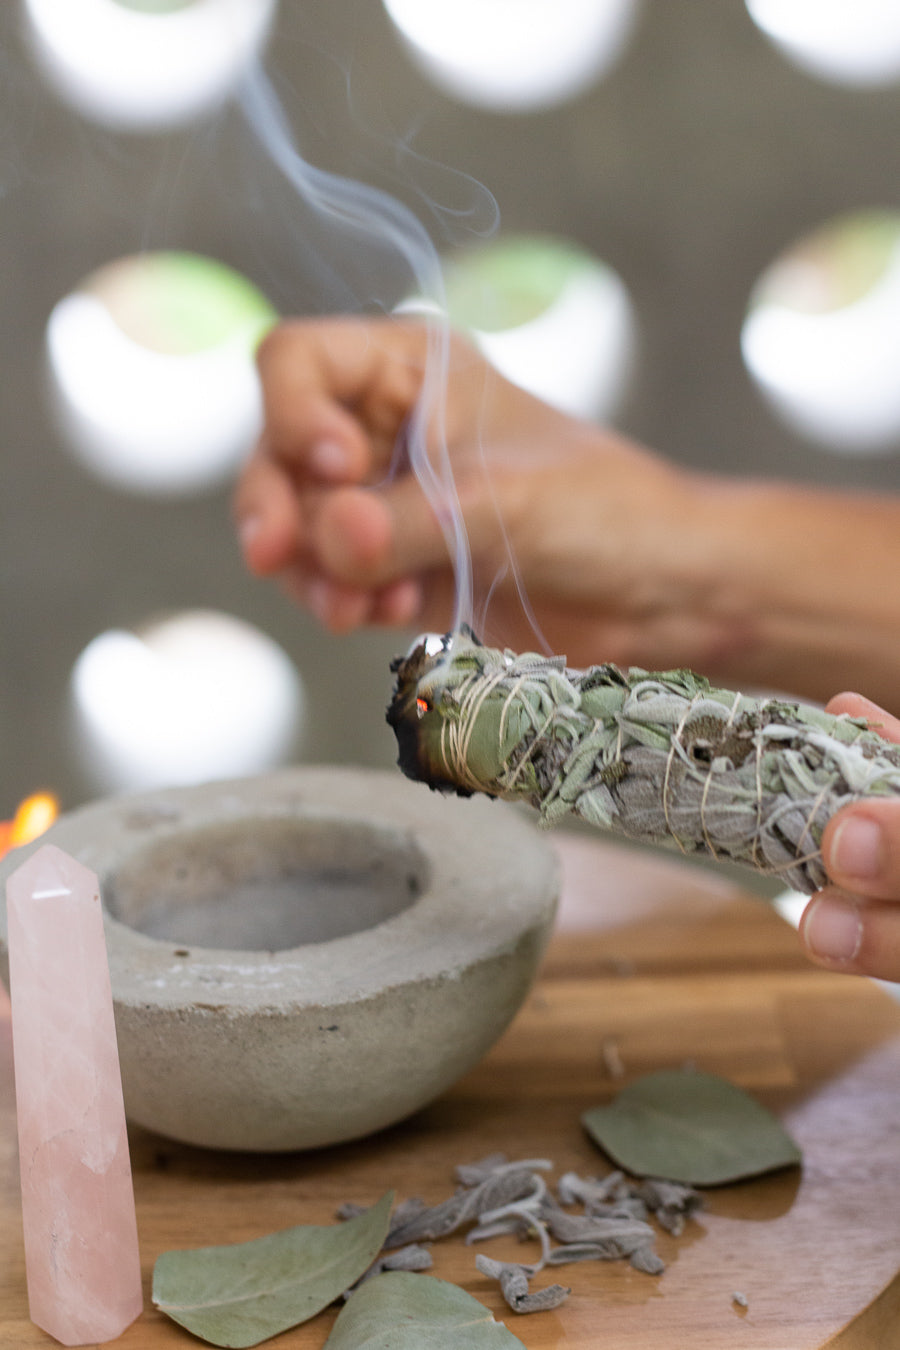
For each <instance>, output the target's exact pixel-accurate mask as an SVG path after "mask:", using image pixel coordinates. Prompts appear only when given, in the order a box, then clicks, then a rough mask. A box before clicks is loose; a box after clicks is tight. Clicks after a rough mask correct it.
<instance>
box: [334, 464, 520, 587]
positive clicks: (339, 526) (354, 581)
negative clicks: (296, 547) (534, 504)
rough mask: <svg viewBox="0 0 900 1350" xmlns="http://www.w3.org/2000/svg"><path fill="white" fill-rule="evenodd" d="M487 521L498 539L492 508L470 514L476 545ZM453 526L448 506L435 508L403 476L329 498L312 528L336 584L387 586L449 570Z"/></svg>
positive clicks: (341, 490)
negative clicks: (377, 486)
mask: <svg viewBox="0 0 900 1350" xmlns="http://www.w3.org/2000/svg"><path fill="white" fill-rule="evenodd" d="M488 519H490V520H491V521H492V523H493V530H494V534H495V535H496V534H497V533H498V527H497V520H496V515H495V513H494V511H493V507H491V508H490V510H487V509H486V508H485V506H484V504H483V503H480V504H475V505H474V506H473V509H472V510H471V511H470V512H468V513H467V518H466V527H467V528H468V532H469V534H470V535H471V536H472V543H473V546H477V544H478V542H479V541H480V540H481V539H483V538H484V536H485V527H486V524H487V521H488ZM452 521H453V511H452V509H451V507H450V505H449V504H448V505H447V506H446V507H445V506H443V504H438V505H436V506H435V507H432V505H431V504H430V503H429V502H428V501H427V500H426V498H425V495H424V493H423V491H422V488H421V487H420V486H419V484H418V482H417V481H416V480H415V479H413V478H410V477H404V478H401V479H398V480H397V481H396V482H394V483H390V484H387V485H386V486H383V487H379V488H358V487H346V488H339V489H336V490H335V491H334V492H330V493H328V494H327V497H326V498H325V499H324V500H323V501H322V503H321V506H320V509H319V511H318V514H317V518H316V521H315V523H314V525H313V529H312V541H313V547H314V551H315V554H316V556H317V558H318V560H319V562H320V564H321V565H322V567H323V568H324V569H325V571H327V572H328V573H329V574H330V575H331V576H333V577H335V578H336V579H337V580H340V581H343V582H346V583H349V584H351V585H355V586H365V587H373V586H384V585H386V584H388V583H390V582H392V581H396V580H398V579H399V578H400V577H406V576H414V575H416V574H418V573H421V572H424V571H431V570H433V569H435V568H441V567H446V566H449V563H450V546H448V542H447V540H448V538H449V539H450V540H451V541H452V540H453V538H454V534H455V531H454V529H453V526H452ZM445 527H447V533H446V534H445ZM451 546H452V545H451Z"/></svg>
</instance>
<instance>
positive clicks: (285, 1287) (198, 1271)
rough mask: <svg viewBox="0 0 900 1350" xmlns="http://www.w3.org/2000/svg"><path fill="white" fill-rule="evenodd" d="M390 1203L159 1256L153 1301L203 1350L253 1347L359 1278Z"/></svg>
mask: <svg viewBox="0 0 900 1350" xmlns="http://www.w3.org/2000/svg"><path fill="white" fill-rule="evenodd" d="M393 1200H394V1193H393V1191H388V1192H387V1193H386V1194H385V1195H383V1196H382V1197H381V1199H380V1200H379V1201H378V1203H377V1205H373V1206H372V1208H371V1209H367V1210H365V1211H364V1213H362V1214H360V1215H359V1216H358V1217H357V1218H355V1219H349V1220H347V1222H345V1223H337V1224H330V1225H328V1226H326V1227H316V1226H314V1225H311V1224H310V1225H302V1226H300V1227H297V1228H286V1229H284V1230H283V1231H281V1232H279V1233H269V1234H268V1235H267V1236H266V1237H261V1238H255V1239H254V1240H253V1241H252V1242H239V1243H232V1244H231V1245H229V1246H224V1247H198V1248H195V1249H194V1250H188V1251H171V1252H163V1253H162V1255H161V1256H159V1257H158V1259H157V1261H156V1265H155V1267H154V1270H153V1302H154V1304H155V1306H156V1307H157V1308H159V1310H160V1312H164V1313H165V1314H166V1315H167V1316H168V1317H171V1318H172V1320H173V1321H174V1322H179V1323H180V1324H181V1326H183V1327H187V1329H188V1331H192V1332H193V1333H194V1335H195V1336H199V1337H200V1338H201V1339H202V1340H205V1341H208V1342H209V1343H210V1344H211V1345H223V1346H231V1347H243V1346H250V1345H258V1344H259V1342H260V1341H264V1340H267V1339H268V1338H269V1337H270V1336H275V1335H277V1334H278V1332H280V1331H286V1330H287V1329H288V1327H293V1326H296V1325H297V1323H298V1322H305V1321H306V1320H307V1319H308V1318H310V1317H314V1316H315V1314H316V1313H317V1312H321V1310H322V1309H323V1308H326V1307H327V1306H328V1304H329V1303H332V1302H333V1301H334V1300H335V1299H336V1298H338V1297H339V1296H340V1295H341V1294H342V1293H343V1292H344V1290H345V1289H347V1288H349V1286H350V1285H351V1284H353V1283H354V1282H355V1281H356V1280H358V1279H359V1277H360V1275H362V1274H363V1272H364V1271H365V1270H367V1269H368V1267H369V1266H370V1265H371V1264H372V1262H373V1261H374V1259H375V1257H376V1256H377V1255H378V1253H379V1251H380V1250H381V1247H382V1244H383V1243H384V1240H385V1237H386V1236H387V1231H388V1225H389V1223H390V1216H391V1205H392V1204H393Z"/></svg>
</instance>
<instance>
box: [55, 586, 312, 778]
mask: <svg viewBox="0 0 900 1350" xmlns="http://www.w3.org/2000/svg"><path fill="white" fill-rule="evenodd" d="M71 689H72V701H73V707H74V716H75V727H76V732H77V740H78V746H79V749H80V753H81V757H82V762H83V765H84V768H85V772H86V774H87V775H88V776H89V777H90V779H91V781H92V783H93V784H94V785H95V787H97V788H99V789H100V790H101V791H118V790H122V789H139V788H155V787H165V786H167V785H170V784H178V783H199V782H205V781H209V780H212V779H218V778H230V777H241V776H244V775H247V774H251V773H257V772H261V771H263V770H265V769H269V768H271V767H272V766H273V765H275V764H279V763H282V762H284V760H285V759H286V758H287V757H288V756H289V755H290V753H291V752H292V750H293V749H294V748H295V746H296V743H297V740H298V736H299V733H300V730H301V727H302V720H303V711H304V694H303V686H302V682H301V679H300V676H299V674H298V672H297V670H296V668H295V667H294V665H293V663H292V662H291V661H290V659H289V658H288V656H287V655H286V653H285V652H284V651H283V650H282V649H281V648H280V647H279V646H278V645H277V644H276V643H275V642H273V641H272V639H271V638H269V637H267V636H266V635H265V634H264V633H261V632H259V631H258V630H257V629H256V628H254V627H252V626H251V625H249V624H247V623H245V622H243V621H242V620H239V619H235V618H232V617H231V616H230V615H227V614H221V613H218V612H215V611H210V610H190V611H186V612H183V613H179V614H175V615H172V616H170V617H167V618H164V619H160V620H157V621H155V622H153V623H148V624H146V625H144V626H143V627H141V628H139V629H136V630H134V631H129V630H124V629H113V630H110V631H108V632H105V633H101V634H100V635H99V636H98V637H96V638H95V639H94V640H93V641H92V642H90V643H89V644H88V646H87V647H86V648H85V649H84V651H83V652H82V653H81V655H80V656H79V657H78V660H77V661H76V663H75V666H74V669H73V671H72V678H71Z"/></svg>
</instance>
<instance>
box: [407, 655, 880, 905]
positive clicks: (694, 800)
mask: <svg viewBox="0 0 900 1350" xmlns="http://www.w3.org/2000/svg"><path fill="white" fill-rule="evenodd" d="M393 670H394V673H395V674H396V677H397V681H396V687H395V691H394V697H393V700H392V702H391V705H390V708H389V709H388V721H389V722H390V723H391V725H392V726H393V728H394V730H395V732H396V735H397V741H398V746H399V751H400V756H399V763H400V767H401V768H402V769H403V771H404V773H406V774H407V775H408V776H409V777H410V778H415V779H418V780H420V781H422V782H425V783H428V784H430V786H431V787H434V788H439V789H441V790H444V791H456V792H458V793H460V794H462V795H468V794H471V793H474V792H484V793H487V794H488V795H490V796H493V797H504V798H507V799H520V800H523V801H526V802H529V803H530V804H531V805H532V806H534V807H537V809H538V810H539V811H540V813H541V819H542V821H543V822H544V823H545V824H547V825H552V824H555V823H556V822H557V821H559V820H561V819H563V818H564V817H565V816H566V815H568V814H569V813H573V814H574V815H576V816H579V817H581V818H582V819H583V820H586V821H588V822H589V823H590V824H592V825H597V826H600V827H603V828H607V829H610V830H613V831H616V832H617V833H619V834H622V835H626V836H627V837H628V838H630V839H636V840H642V841H644V842H647V843H651V844H669V845H673V846H675V847H677V848H679V849H681V851H682V852H683V853H687V854H691V853H694V854H697V853H703V854H706V855H708V856H710V857H713V858H719V859H730V860H732V861H734V862H739V863H745V864H747V865H748V866H751V867H754V868H756V869H758V870H759V871H761V872H766V873H770V874H773V875H777V876H779V877H781V878H783V880H784V881H785V882H787V883H789V884H790V885H791V886H793V887H794V888H795V889H796V890H798V891H804V892H806V893H807V894H809V893H811V892H812V891H814V890H817V889H818V888H819V887H820V886H822V885H823V884H824V883H825V881H826V875H825V871H824V868H823V866H822V860H821V853H820V844H821V839H822V832H823V830H824V828H825V826H826V824H827V822H828V821H829V819H830V818H831V817H832V816H833V815H834V814H835V812H836V811H838V810H839V809H840V808H841V807H842V806H845V805H846V804H847V803H848V802H851V801H856V800H858V799H859V798H860V797H863V796H870V795H873V796H874V795H882V796H886V795H897V794H900V746H898V745H892V744H889V743H888V742H887V741H885V740H883V739H882V738H881V737H880V736H878V735H877V733H876V732H874V731H870V730H868V729H867V728H866V726H865V724H864V723H862V722H859V721H856V720H854V719H851V718H847V717H832V716H829V715H828V714H827V713H825V712H823V711H822V710H821V709H819V708H815V707H811V706H807V705H804V704H802V703H793V702H788V701H786V700H784V699H780V698H765V699H755V698H749V697H746V696H744V695H742V694H738V693H733V692H731V691H729V690H723V689H715V688H713V687H711V685H710V684H709V682H708V681H707V680H705V679H703V678H702V677H701V676H698V675H695V674H692V673H691V672H690V671H687V670H673V671H666V672H663V673H649V672H647V671H645V670H639V669H631V670H621V669H619V668H618V667H616V666H612V665H599V666H591V667H589V668H588V669H587V670H571V669H568V668H567V667H566V665H565V661H564V659H563V658H561V657H549V658H548V657H543V656H538V655H535V654H533V653H526V654H523V655H515V654H513V653H512V652H508V651H498V650H496V649H494V648H491V647H484V646H481V645H480V644H479V643H478V642H477V641H475V640H474V639H473V638H472V637H471V635H468V634H465V633H462V634H460V633H455V634H452V635H448V636H447V637H445V638H434V639H431V638H429V639H423V640H422V641H420V642H419V643H418V644H417V645H416V646H415V647H414V648H413V650H412V651H411V652H410V653H409V655H408V656H407V657H405V658H403V659H401V660H398V661H396V662H395V663H394V665H393Z"/></svg>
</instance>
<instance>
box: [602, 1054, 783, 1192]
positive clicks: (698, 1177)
mask: <svg viewBox="0 0 900 1350" xmlns="http://www.w3.org/2000/svg"><path fill="white" fill-rule="evenodd" d="M581 1119H582V1123H583V1125H584V1127H585V1129H586V1130H587V1132H588V1134H589V1135H590V1136H591V1138H592V1139H593V1140H594V1142H595V1143H597V1144H599V1146H600V1147H601V1148H602V1149H603V1150H604V1152H605V1153H607V1154H608V1155H609V1156H610V1157H611V1158H612V1159H614V1161H615V1162H616V1163H617V1164H618V1165H619V1166H621V1167H624V1168H627V1170H628V1171H629V1172H632V1173H633V1174H634V1175H636V1176H641V1177H666V1178H668V1179H670V1180H672V1181H680V1182H684V1183H686V1184H688V1185H693V1186H718V1185H722V1184H724V1183H725V1182H729V1181H738V1180H740V1179H741V1178H743V1177H752V1176H758V1175H759V1174H760V1173H763V1172H771V1171H774V1170H775V1169H776V1168H779V1167H788V1166H790V1165H791V1164H793V1163H799V1162H800V1160H801V1157H800V1150H799V1148H798V1147H797V1145H796V1144H795V1143H794V1141H793V1139H792V1138H791V1137H790V1135H789V1134H788V1133H787V1131H786V1130H785V1129H784V1128H783V1126H782V1125H781V1124H780V1123H779V1121H778V1120H777V1119H776V1118H775V1116H773V1115H772V1113H771V1112H770V1111H767V1110H766V1108H765V1107H764V1106H762V1105H761V1104H760V1103H759V1102H757V1101H755V1100H754V1099H753V1098H752V1097H750V1096H748V1094H747V1093H746V1092H743V1091H742V1090H741V1089H740V1088H737V1087H735V1086H734V1084H732V1083H729V1082H727V1081H726V1080H725V1079H724V1078H718V1077H716V1076H715V1075H713V1074H707V1073H697V1072H694V1071H689V1070H679V1069H674V1070H663V1071H661V1072H659V1073H652V1074H648V1075H647V1076H646V1077H644V1078H639V1079H638V1080H637V1081H636V1082H634V1083H630V1084H629V1085H628V1086H627V1087H625V1088H623V1089H622V1091H621V1092H620V1093H619V1094H618V1095H617V1096H616V1097H615V1098H614V1099H613V1101H612V1102H610V1103H609V1105H608V1106H598V1107H595V1108H594V1109H593V1110H591V1111H587V1112H585V1114H584V1115H583V1116H582V1118H581Z"/></svg>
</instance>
